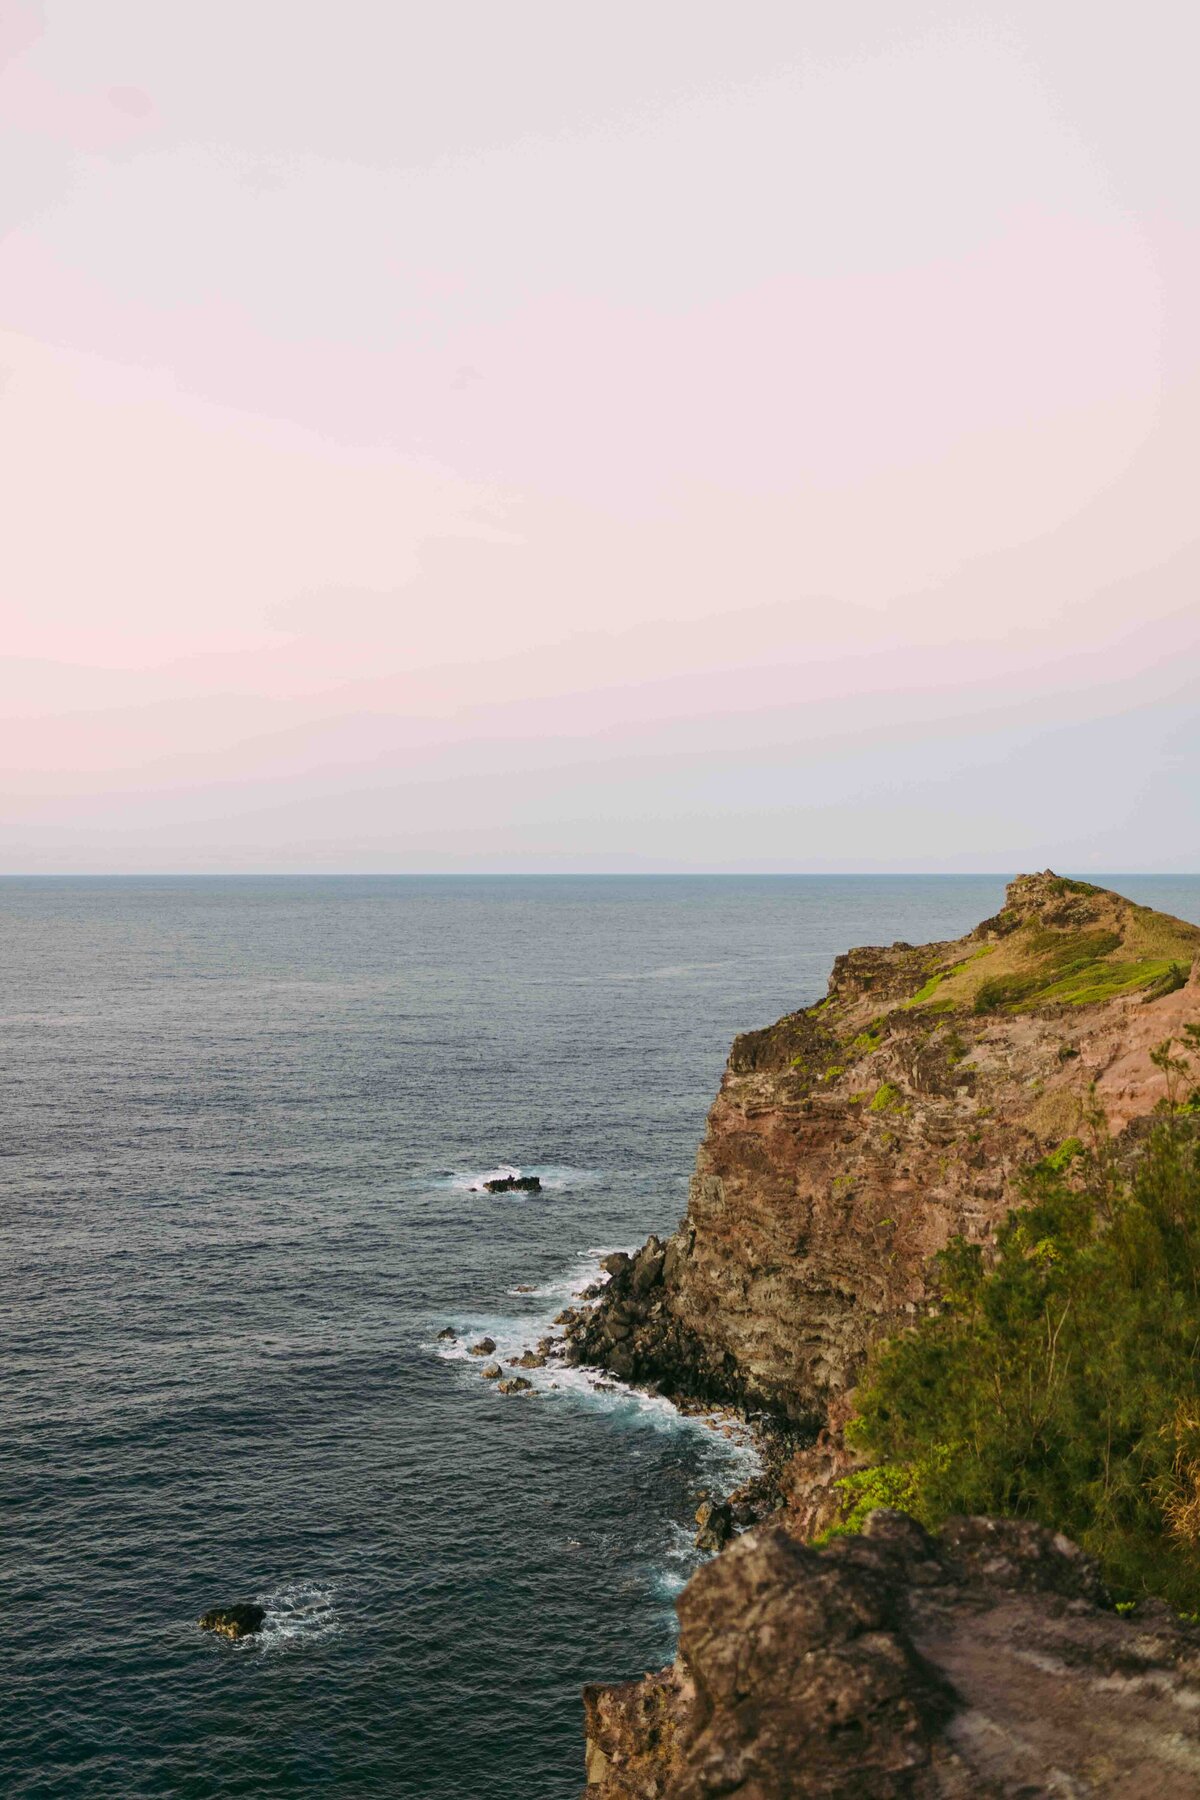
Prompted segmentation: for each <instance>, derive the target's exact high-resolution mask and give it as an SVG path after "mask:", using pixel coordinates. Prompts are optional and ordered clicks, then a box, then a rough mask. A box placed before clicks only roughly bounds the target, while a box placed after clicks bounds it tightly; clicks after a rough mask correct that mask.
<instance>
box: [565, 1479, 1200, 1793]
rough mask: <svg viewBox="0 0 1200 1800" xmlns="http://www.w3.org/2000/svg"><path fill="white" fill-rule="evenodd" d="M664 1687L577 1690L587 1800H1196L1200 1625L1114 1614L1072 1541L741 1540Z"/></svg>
mask: <svg viewBox="0 0 1200 1800" xmlns="http://www.w3.org/2000/svg"><path fill="white" fill-rule="evenodd" d="M678 1610H679V1621H680V1642H679V1655H678V1657H677V1659H676V1661H675V1664H674V1665H673V1667H671V1668H669V1669H666V1670H664V1671H663V1672H662V1673H661V1674H660V1675H654V1676H647V1677H646V1679H645V1680H644V1681H641V1682H631V1683H629V1684H627V1685H625V1686H622V1687H591V1688H588V1689H586V1690H585V1695H584V1701H585V1710H586V1718H587V1738H588V1748H587V1779H588V1787H587V1790H586V1791H587V1796H588V1800H712V1797H714V1796H717V1795H738V1796H742V1797H743V1800H808V1797H809V1796H812V1797H813V1800H816V1797H817V1796H820V1800H1001V1797H1005V1800H1011V1797H1015V1796H1023V1797H1024V1800H1039V1797H1041V1796H1047V1797H1049V1796H1051V1795H1062V1796H1076V1797H1082V1796H1091V1797H1095V1800H1118V1797H1120V1800H1194V1797H1195V1795H1196V1794H1197V1793H1200V1727H1198V1726H1197V1717H1198V1716H1200V1630H1197V1628H1196V1627H1195V1626H1191V1625H1186V1624H1184V1623H1182V1622H1181V1621H1179V1620H1175V1619H1172V1618H1171V1617H1170V1616H1169V1615H1168V1614H1167V1612H1166V1610H1165V1609H1164V1608H1161V1607H1159V1606H1157V1605H1156V1604H1151V1605H1149V1606H1147V1607H1145V1608H1142V1609H1139V1610H1138V1611H1137V1612H1135V1613H1134V1614H1133V1615H1131V1616H1130V1617H1128V1618H1123V1617H1121V1616H1120V1615H1119V1614H1117V1613H1116V1612H1115V1611H1113V1610H1112V1609H1111V1607H1110V1605H1109V1602H1108V1596H1107V1594H1106V1593H1105V1590H1104V1588H1103V1586H1102V1584H1101V1582H1100V1580H1099V1578H1098V1576H1097V1574H1096V1571H1095V1568H1094V1566H1093V1564H1092V1563H1091V1562H1090V1561H1089V1560H1088V1558H1086V1557H1085V1556H1084V1555H1083V1554H1082V1552H1081V1551H1079V1550H1078V1549H1076V1547H1075V1546H1074V1545H1073V1544H1070V1543H1068V1542H1067V1540H1066V1539H1065V1538H1062V1537H1056V1536H1053V1535H1052V1534H1050V1533H1049V1532H1045V1531H1042V1530H1041V1529H1040V1528H1038V1527H1037V1526H1033V1525H1028V1524H1024V1523H1019V1522H1016V1521H1011V1520H989V1519H959V1520H952V1521H951V1522H950V1523H949V1524H948V1525H947V1526H946V1528H945V1530H944V1531H943V1532H942V1534H941V1535H940V1537H938V1538H936V1539H931V1538H929V1537H927V1536H926V1534H925V1533H924V1532H923V1531H922V1530H921V1528H920V1527H919V1526H918V1525H916V1524H914V1523H913V1522H912V1520H910V1519H906V1518H905V1517H904V1516H903V1515H902V1514H899V1513H890V1512H877V1513H874V1514H873V1515H872V1516H871V1518H870V1519H869V1520H868V1523H867V1530H866V1532H865V1533H864V1534H863V1535H862V1536H860V1537H847V1538H840V1539H836V1540H835V1541H834V1542H833V1543H832V1544H830V1545H829V1546H828V1547H827V1548H826V1549H824V1550H821V1551H815V1550H812V1549H809V1548H806V1547H805V1546H804V1545H802V1544H800V1543H799V1542H798V1541H797V1540H796V1539H795V1538H794V1537H793V1536H792V1535H791V1534H790V1533H788V1532H787V1531H786V1530H785V1529H784V1528H783V1527H781V1526H767V1527H763V1528H761V1529H759V1530H758V1531H755V1532H752V1533H749V1534H747V1535H746V1536H745V1537H743V1538H741V1539H740V1540H739V1541H738V1542H737V1543H736V1544H735V1545H734V1546H733V1547H732V1548H731V1549H729V1550H727V1551H726V1552H725V1553H724V1554H723V1555H721V1556H719V1557H717V1558H716V1559H715V1560H714V1561H713V1562H711V1563H709V1564H707V1565H706V1566H705V1568H703V1569H702V1570H701V1571H700V1572H699V1574H697V1575H696V1576H694V1577H693V1579H692V1581H691V1582H690V1583H689V1585H688V1587H687V1588H686V1589H685V1590H684V1592H683V1593H682V1594H681V1596H680V1598H679V1603H678Z"/></svg>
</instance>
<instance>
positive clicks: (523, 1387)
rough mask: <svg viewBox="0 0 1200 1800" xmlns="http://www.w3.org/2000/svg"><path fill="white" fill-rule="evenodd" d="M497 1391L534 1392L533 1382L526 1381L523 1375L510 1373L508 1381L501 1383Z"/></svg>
mask: <svg viewBox="0 0 1200 1800" xmlns="http://www.w3.org/2000/svg"><path fill="white" fill-rule="evenodd" d="M497 1391H498V1392H499V1393H501V1394H532V1392H533V1383H532V1381H526V1379H525V1377H524V1376H523V1375H510V1376H509V1377H508V1380H507V1381H502V1382H501V1383H500V1386H499V1389H498V1390H497Z"/></svg>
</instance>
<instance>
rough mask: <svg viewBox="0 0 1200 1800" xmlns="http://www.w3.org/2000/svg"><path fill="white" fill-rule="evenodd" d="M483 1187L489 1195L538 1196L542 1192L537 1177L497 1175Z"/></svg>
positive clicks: (539, 1180)
mask: <svg viewBox="0 0 1200 1800" xmlns="http://www.w3.org/2000/svg"><path fill="white" fill-rule="evenodd" d="M483 1185H484V1187H485V1188H486V1189H487V1191H488V1193H489V1194H540V1193H541V1191H542V1183H541V1179H540V1177H539V1176H537V1175H497V1176H496V1177H495V1179H494V1180H492V1181H485V1182H484V1184H483Z"/></svg>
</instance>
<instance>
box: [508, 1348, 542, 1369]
mask: <svg viewBox="0 0 1200 1800" xmlns="http://www.w3.org/2000/svg"><path fill="white" fill-rule="evenodd" d="M508 1366H509V1368H510V1369H544V1368H545V1366H546V1358H545V1357H544V1356H541V1355H539V1354H538V1353H537V1352H536V1351H533V1350H525V1351H522V1353H521V1355H520V1356H510V1357H509V1359H508Z"/></svg>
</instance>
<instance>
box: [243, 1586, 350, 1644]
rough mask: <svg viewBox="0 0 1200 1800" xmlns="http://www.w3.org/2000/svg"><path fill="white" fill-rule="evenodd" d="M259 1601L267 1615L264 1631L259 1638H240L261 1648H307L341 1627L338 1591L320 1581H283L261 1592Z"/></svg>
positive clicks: (259, 1634)
mask: <svg viewBox="0 0 1200 1800" xmlns="http://www.w3.org/2000/svg"><path fill="white" fill-rule="evenodd" d="M258 1604H259V1605H260V1606H262V1607H265V1609H266V1614H267V1616H266V1618H265V1619H264V1620H263V1626H262V1630H261V1631H260V1632H259V1633H258V1634H257V1636H256V1637H252V1638H242V1639H240V1640H239V1641H240V1643H242V1644H246V1645H254V1646H256V1647H257V1648H258V1649H259V1650H262V1651H279V1650H300V1649H304V1648H306V1647H307V1646H308V1645H310V1644H319V1643H323V1642H324V1641H325V1639H327V1638H331V1637H333V1636H335V1634H336V1633H337V1632H339V1631H340V1630H341V1621H340V1619H339V1617H338V1608H337V1596H336V1592H335V1590H334V1589H333V1588H332V1587H328V1586H325V1585H323V1584H322V1583H321V1582H317V1581H288V1582H284V1583H282V1584H281V1585H280V1586H279V1587H276V1588H272V1590H271V1592H270V1593H269V1594H261V1595H259V1597H258Z"/></svg>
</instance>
